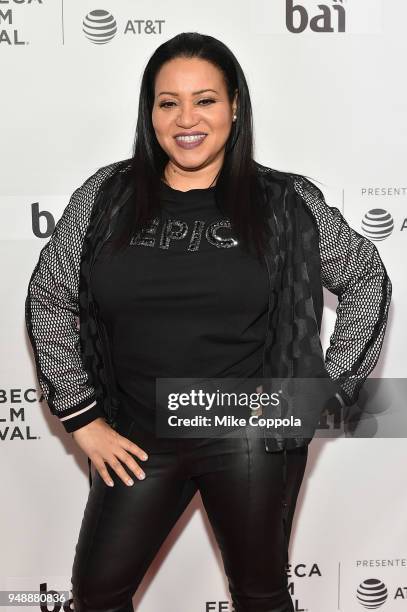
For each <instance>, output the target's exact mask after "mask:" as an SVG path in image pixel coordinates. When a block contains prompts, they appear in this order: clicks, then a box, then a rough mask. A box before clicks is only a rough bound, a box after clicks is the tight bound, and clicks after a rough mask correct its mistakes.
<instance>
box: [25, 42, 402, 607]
mask: <svg viewBox="0 0 407 612" xmlns="http://www.w3.org/2000/svg"><path fill="white" fill-rule="evenodd" d="M322 286H325V287H327V288H328V289H329V290H330V291H332V292H333V293H335V294H336V295H338V297H339V300H340V307H338V310H337V320H336V324H335V330H334V333H333V334H332V336H331V344H330V347H329V348H328V351H327V353H326V357H325V358H324V355H323V352H322V348H321V343H320V340H319V332H320V326H321V318H322V309H323V301H322ZM390 299H391V283H390V279H389V278H388V275H387V272H386V270H385V268H384V265H383V263H382V262H381V259H380V257H379V254H378V251H377V249H376V247H375V246H374V245H373V243H371V242H370V241H369V240H367V239H366V238H364V237H363V236H361V235H360V234H358V233H357V232H355V231H354V230H353V229H352V228H350V227H349V225H348V224H347V223H346V221H345V219H344V218H343V217H342V215H341V213H340V212H339V210H338V209H337V208H334V207H330V206H328V205H327V204H326V203H325V201H324V197H323V195H322V193H321V192H320V190H319V189H318V188H317V187H316V186H315V185H314V184H313V183H312V182H311V181H309V180H308V179H307V178H305V177H304V176H301V175H296V174H291V173H287V172H279V171H277V170H272V169H271V168H266V167H264V166H261V165H260V164H258V163H256V162H255V161H254V160H253V134H252V115H251V104H250V96H249V92H248V87H247V83H246V80H245V77H244V75H243V72H242V69H241V67H240V65H239V63H238V62H237V60H236V58H235V57H234V55H233V54H232V53H231V51H230V50H229V49H228V48H227V47H226V46H225V45H224V44H222V43H221V42H220V41H218V40H216V39H214V38H212V37H210V36H204V35H201V34H198V33H183V34H180V35H178V36H175V37H174V38H173V39H171V40H169V41H167V42H165V43H164V44H162V45H161V46H160V47H159V48H158V49H157V50H156V51H155V52H154V54H153V55H152V57H151V58H150V60H149V62H148V64H147V66H146V69H145V71H144V75H143V79H142V84H141V91H140V102H139V115H138V123H137V133H136V139H135V147H134V154H133V157H132V158H131V159H129V160H125V161H123V162H116V163H113V164H110V165H108V166H105V167H103V168H100V169H99V170H98V171H97V172H96V173H95V174H93V175H92V176H91V177H89V178H88V179H87V180H86V181H85V183H84V184H83V185H82V186H81V187H79V188H78V189H77V190H76V191H75V192H74V194H73V195H72V198H71V200H70V202H69V204H68V206H67V207H66V209H65V211H64V213H63V215H62V217H61V219H60V221H59V222H58V223H57V225H56V228H55V230H54V233H53V235H52V237H51V239H50V241H49V242H48V243H47V244H46V245H45V247H44V248H43V250H42V251H41V254H40V257H39V260H38V263H37V265H36V267H35V269H34V271H33V274H32V277H31V280H30V284H29V290H28V295H27V299H26V321H27V329H28V332H29V336H30V340H31V342H32V345H33V349H34V355H35V359H36V367H37V374H38V379H39V382H40V385H41V388H42V390H43V392H44V394H45V397H46V399H47V401H48V404H49V406H50V408H51V411H52V412H53V414H55V415H56V416H58V418H59V419H60V420H61V422H62V424H63V426H64V427H65V429H66V431H67V432H69V433H72V435H73V437H74V439H75V441H76V442H77V443H78V445H79V446H80V448H81V449H82V450H83V451H84V452H85V453H86V455H87V456H88V458H89V462H90V461H91V462H92V463H93V464H94V466H95V469H96V475H95V478H94V479H93V482H92V480H91V489H90V493H89V499H88V502H87V505H86V509H85V513H84V517H83V521H82V525H81V530H80V534H79V540H78V543H77V546H76V555H75V560H74V564H73V571H72V591H73V595H74V606H75V610H76V612H84V611H85V610H86V611H90V610H99V611H103V610H106V611H107V610H109V611H113V610H115V611H119V610H120V611H128V610H132V609H133V608H132V595H133V594H134V592H135V591H136V589H137V587H138V585H139V584H140V582H141V580H142V578H143V576H144V574H145V572H146V570H147V569H148V567H149V565H150V563H151V561H152V560H153V558H154V556H155V555H156V553H157V551H158V550H159V548H160V546H161V544H162V542H163V540H164V539H165V537H166V535H167V534H168V533H169V531H170V530H171V528H172V527H173V525H174V524H175V522H176V521H177V519H178V517H179V516H180V515H181V514H182V512H183V511H184V509H185V508H186V507H187V505H188V504H189V502H190V500H191V499H192V497H193V495H194V494H195V493H196V492H197V491H198V490H199V491H200V494H201V496H202V501H203V504H204V507H205V510H206V512H207V514H208V517H209V520H210V523H211V525H212V527H213V529H214V533H215V536H216V538H217V541H218V544H219V547H220V551H221V554H222V559H223V563H224V569H225V573H226V575H227V578H228V584H229V589H230V594H231V598H232V601H233V605H234V609H235V611H236V612H255V611H256V612H260V611H262V612H265V611H267V612H289V611H293V604H292V601H291V598H290V595H289V592H288V588H287V576H286V573H285V566H286V563H287V560H288V544H289V537H290V530H291V522H292V518H293V514H294V510H295V504H296V500H297V496H298V491H299V488H300V486H301V482H302V478H303V474H304V470H305V465H306V461H307V450H308V444H309V442H310V439H311V438H312V435H311V436H310V435H305V437H304V435H303V436H284V434H280V433H276V434H275V435H272V436H270V435H266V433H264V437H263V438H261V437H260V438H259V437H253V436H251V435H249V433H248V431H247V428H246V429H245V428H243V432H242V435H240V436H238V437H233V436H232V437H230V436H228V435H223V436H222V435H221V436H217V437H216V436H215V437H196V438H187V437H182V436H180V437H178V438H171V437H167V438H165V437H160V436H158V435H156V433H155V417H156V397H155V393H154V391H155V387H154V385H155V380H156V378H160V377H175V378H183V377H186V378H188V377H192V378H193V377H199V378H205V379H206V378H212V377H213V378H239V379H240V378H241V379H245V380H248V381H249V382H250V381H251V380H252V381H253V382H254V381H255V379H256V378H259V377H260V378H262V377H264V380H265V381H267V380H271V377H273V378H274V377H281V378H285V377H304V378H311V377H312V378H319V379H325V382H327V381H328V382H329V384H330V386H329V387H328V391H329V393H328V395H326V391H324V392H321V394H320V396H319V398H318V401H316V402H314V404H313V407H314V410H315V413H316V415H317V416H318V415H319V414H320V411H321V410H322V408H324V407H325V406H326V401H329V402H332V401H336V402H337V403H338V405H339V403H340V404H341V405H351V404H353V403H354V402H355V400H356V399H357V396H358V393H359V390H360V387H361V385H362V384H363V382H364V380H365V379H366V377H367V376H368V374H369V373H370V372H371V370H372V369H373V367H374V365H375V364H376V362H377V359H378V356H379V353H380V350H381V346H382V342H383V336H384V332H385V328H386V322H387V315H388V309H389V304H390ZM78 324H79V325H78ZM350 340H352V342H350ZM256 388H257V387H256ZM325 389H326V387H325ZM324 393H325V395H324ZM335 398H336V399H335ZM304 406H305V404H304ZM313 407H312V406H311V407H308V408H310V410H311V411H312V409H313ZM308 408H305V407H304V408H303V410H304V412H305V410H307V409H308ZM131 476H133V477H134V476H135V477H136V479H135V480H133V479H132V478H131Z"/></svg>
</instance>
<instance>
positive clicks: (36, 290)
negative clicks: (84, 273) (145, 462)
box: [25, 164, 114, 433]
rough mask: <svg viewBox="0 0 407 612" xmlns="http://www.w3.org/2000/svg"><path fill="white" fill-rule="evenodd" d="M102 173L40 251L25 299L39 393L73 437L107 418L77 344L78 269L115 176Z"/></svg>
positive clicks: (74, 199) (78, 195) (75, 199)
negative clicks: (105, 185) (95, 213)
mask: <svg viewBox="0 0 407 612" xmlns="http://www.w3.org/2000/svg"><path fill="white" fill-rule="evenodd" d="M113 165H114V164H112V165H110V166H105V167H103V168H99V170H97V171H96V172H95V173H94V174H93V175H92V176H90V177H89V178H88V179H87V180H86V181H85V182H84V183H83V184H82V185H81V186H80V187H78V188H77V189H76V190H75V191H74V193H73V194H72V196H71V197H70V199H69V202H68V204H67V206H66V208H65V210H64V211H63V213H62V216H61V217H60V219H59V220H58V222H57V223H56V225H55V228H54V231H53V233H52V235H51V237H50V239H49V241H48V242H47V243H46V244H45V246H44V247H43V248H42V250H41V251H40V255H39V259H38V261H37V264H36V266H35V268H34V270H33V272H32V275H31V278H30V280H29V284H28V291H27V295H26V299H25V322H26V327H27V332H28V336H29V339H30V342H31V345H32V349H33V354H34V358H35V366H36V374H37V378H38V382H39V385H40V388H41V390H42V392H43V395H44V397H45V399H46V401H47V403H48V406H49V408H50V410H51V413H52V414H54V415H56V416H57V417H58V418H59V420H60V421H61V423H62V425H63V426H64V428H65V430H66V431H67V432H69V433H71V432H73V431H75V430H76V429H79V428H80V427H83V426H84V425H87V424H88V423H90V422H91V421H93V420H94V419H96V418H97V417H99V416H102V417H103V416H104V414H103V412H102V409H101V408H100V407H99V406H98V404H97V402H96V398H95V392H94V389H93V387H92V386H90V385H89V384H88V382H87V379H88V376H87V373H86V371H85V369H84V367H83V365H82V360H81V353H80V343H79V304H78V287H79V266H80V259H81V249H82V243H83V239H84V236H85V233H86V229H87V226H88V222H89V218H90V213H91V210H92V205H93V202H94V200H95V197H96V194H97V191H98V187H99V186H100V184H101V183H102V181H103V180H104V178H105V177H107V176H108V175H109V173H110V171H111V167H112V166H113Z"/></svg>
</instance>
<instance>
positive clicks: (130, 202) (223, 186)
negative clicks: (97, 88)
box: [107, 32, 269, 257]
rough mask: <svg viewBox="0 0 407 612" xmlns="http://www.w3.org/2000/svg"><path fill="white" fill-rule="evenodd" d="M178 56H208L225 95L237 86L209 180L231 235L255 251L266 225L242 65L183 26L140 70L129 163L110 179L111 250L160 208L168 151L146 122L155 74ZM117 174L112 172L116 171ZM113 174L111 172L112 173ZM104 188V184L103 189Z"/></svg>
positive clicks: (259, 250) (259, 247) (261, 245)
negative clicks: (115, 214)
mask: <svg viewBox="0 0 407 612" xmlns="http://www.w3.org/2000/svg"><path fill="white" fill-rule="evenodd" d="M178 57H185V58H195V57H197V58H200V59H203V60H206V61H208V62H211V63H212V64H213V65H214V66H215V67H217V68H218V69H219V70H220V71H221V72H222V74H223V76H224V79H225V83H226V88H227V94H228V98H229V101H230V102H231V103H232V100H233V97H234V95H235V92H236V90H237V92H238V99H237V112H236V115H237V119H236V121H235V122H233V123H232V127H231V131H230V135H229V138H228V140H227V142H226V145H225V155H224V161H223V164H222V168H221V170H220V172H219V173H218V177H217V182H216V185H215V198H216V203H217V207H218V209H219V210H220V211H221V212H222V213H223V214H225V215H227V216H228V217H229V219H230V223H231V226H232V229H233V231H234V235H235V237H236V238H237V239H238V240H239V242H240V243H241V245H242V247H243V248H244V249H245V250H250V251H253V249H254V251H255V252H256V253H257V256H258V257H261V256H262V254H263V253H264V251H265V249H266V247H267V240H268V232H269V230H268V225H267V223H266V221H265V217H264V214H265V212H264V211H265V207H264V206H261V204H260V200H259V198H261V187H260V185H259V181H258V172H257V171H256V162H255V161H254V159H253V119H252V107H251V102H250V95H249V89H248V86H247V82H246V79H245V76H244V74H243V71H242V68H241V66H240V64H239V62H238V61H237V59H236V57H235V56H234V54H233V53H232V51H231V50H230V49H229V48H228V47H227V46H226V45H225V44H224V43H222V42H221V41H220V40H217V39H216V38H213V37H212V36H207V35H204V34H199V33H197V32H183V33H181V34H178V35H177V36H174V38H171V39H170V40H168V41H166V42H164V43H163V44H162V45H160V46H159V47H158V48H157V49H156V51H155V52H154V53H153V55H152V56H151V57H150V59H149V61H148V63H147V65H146V68H145V70H144V73H143V77H142V81H141V87H140V97H139V107H138V118H137V126H136V134H135V139H134V146H133V156H132V158H130V159H129V160H126V161H127V162H128V166H129V169H128V171H127V172H126V173H123V172H122V173H120V181H119V183H117V181H116V183H115V177H112V178H111V179H110V187H111V193H114V197H115V198H116V199H118V198H125V200H126V206H125V207H124V208H123V210H124V211H125V212H124V219H125V222H123V223H120V231H119V232H116V235H115V236H114V238H113V240H112V245H111V246H112V248H113V251H117V250H118V249H120V248H121V247H122V246H125V245H127V244H128V242H129V240H130V238H131V236H132V235H136V234H137V233H138V231H139V230H140V229H141V228H143V227H144V226H145V225H146V224H147V223H149V222H151V220H152V218H153V217H154V216H156V215H157V214H158V213H159V211H160V201H159V187H160V181H161V179H162V177H163V174H164V168H165V166H166V164H167V162H168V156H167V154H166V153H165V151H164V150H163V149H162V148H161V146H160V145H159V143H158V141H157V138H156V135H155V131H154V127H153V124H152V117H151V115H152V109H153V104H154V93H155V79H156V75H157V73H158V71H159V70H160V68H161V67H162V65H163V64H164V63H165V62H168V61H169V60H172V59H174V58H178ZM117 176H118V175H117ZM117 176H116V178H117ZM107 191H108V189H107Z"/></svg>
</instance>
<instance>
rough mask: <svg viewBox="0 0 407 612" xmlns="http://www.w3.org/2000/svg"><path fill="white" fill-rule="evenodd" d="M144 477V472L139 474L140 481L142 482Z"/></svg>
mask: <svg viewBox="0 0 407 612" xmlns="http://www.w3.org/2000/svg"><path fill="white" fill-rule="evenodd" d="M145 477H146V475H145V474H144V472H141V473H140V478H141V479H142V480H144V478H145Z"/></svg>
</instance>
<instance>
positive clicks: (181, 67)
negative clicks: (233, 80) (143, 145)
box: [152, 58, 237, 184]
mask: <svg viewBox="0 0 407 612" xmlns="http://www.w3.org/2000/svg"><path fill="white" fill-rule="evenodd" d="M236 101H237V95H235V98H234V100H233V103H231V102H230V101H229V98H228V96H227V89H226V84H225V81H224V78H223V75H222V72H221V71H220V70H219V69H218V68H216V67H215V66H214V65H213V64H211V63H210V62H207V61H206V60H202V59H199V58H175V59H172V60H170V61H168V62H166V63H165V64H164V65H163V66H162V67H161V69H160V71H159V72H158V74H157V77H156V81H155V97H154V105H153V110H152V123H153V127H154V130H155V134H156V137H157V140H158V142H159V144H160V146H161V148H162V149H163V150H164V151H165V152H166V154H167V155H168V158H169V162H168V167H169V168H167V171H168V169H169V170H170V171H171V172H175V173H177V174H178V177H179V178H178V179H177V180H178V182H180V181H181V182H183V184H186V183H187V181H189V182H190V183H191V182H192V183H195V184H197V183H199V182H201V183H202V182H204V183H205V181H206V182H208V179H209V178H214V177H215V176H216V174H217V172H218V171H219V170H220V168H221V166H222V164H223V158H224V151H225V145H226V142H227V139H228V137H229V134H230V130H231V128H232V125H233V122H232V118H233V114H234V112H235V111H236V108H237V105H236ZM188 133H189V134H193V133H196V136H190V137H189V138H188V137H187V134H188ZM177 135H179V136H180V137H179V138H177ZM182 135H184V137H183V136H182Z"/></svg>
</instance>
